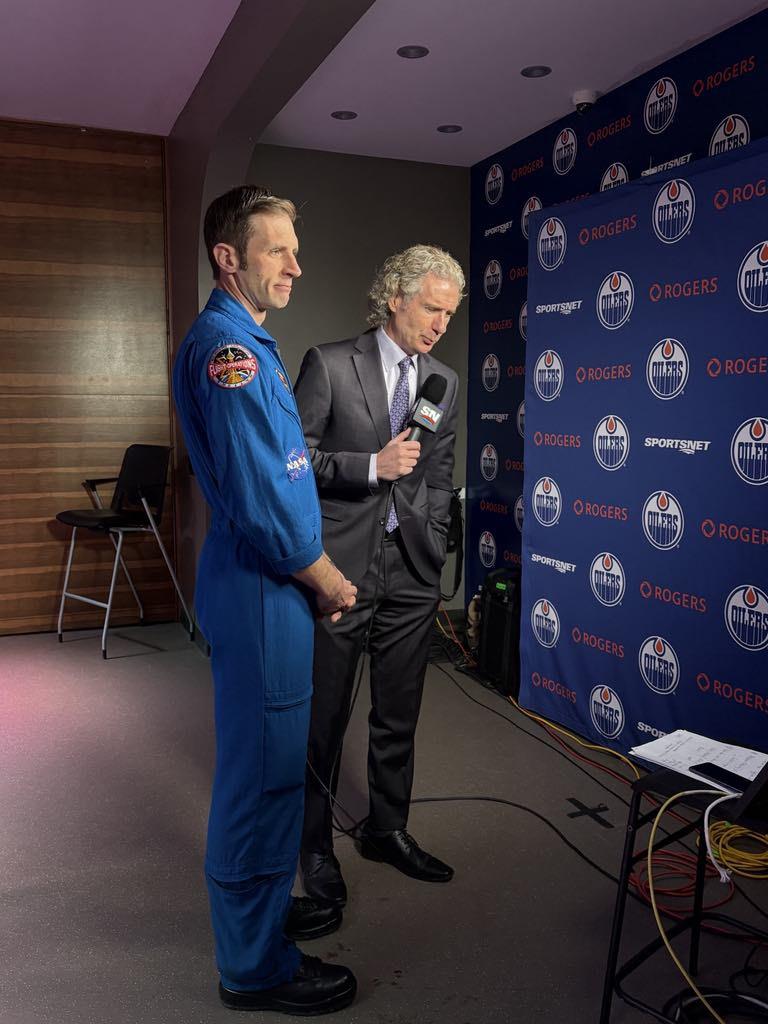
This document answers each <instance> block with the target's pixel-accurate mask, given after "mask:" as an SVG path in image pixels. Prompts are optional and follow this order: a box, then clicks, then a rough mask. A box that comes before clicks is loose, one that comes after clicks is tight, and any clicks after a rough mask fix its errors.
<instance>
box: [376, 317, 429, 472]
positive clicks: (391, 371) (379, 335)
mask: <svg viewBox="0 0 768 1024" xmlns="http://www.w3.org/2000/svg"><path fill="white" fill-rule="evenodd" d="M376 341H377V342H378V346H379V358H380V359H381V369H382V371H383V373H384V384H385V386H386V389H387V408H388V409H389V408H390V407H391V405H392V397H393V395H394V393H395V388H396V387H397V382H398V380H399V378H400V362H401V361H402V360H403V359H405V358H406V356H407V354H408V353H407V352H403V350H402V349H401V348H400V346H399V345H397V344H396V343H395V342H394V341H392V339H391V338H390V336H389V335H388V334H387V332H386V331H385V330H384V328H383V327H377V329H376ZM418 360H419V357H418V355H414V356H411V368H410V370H409V371H408V402H409V404H410V405H413V403H414V402H415V401H416V387H417V384H418V379H419V364H418ZM368 486H369V487H370V488H371V490H376V488H377V487H378V486H379V477H378V474H377V472H376V453H374V454H373V455H371V461H370V463H369V465H368Z"/></svg>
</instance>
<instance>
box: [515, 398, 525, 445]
mask: <svg viewBox="0 0 768 1024" xmlns="http://www.w3.org/2000/svg"><path fill="white" fill-rule="evenodd" d="M515 423H516V424H517V432H518V434H519V435H520V437H525V401H522V402H521V403H520V405H518V407H517V415H516V416H515Z"/></svg>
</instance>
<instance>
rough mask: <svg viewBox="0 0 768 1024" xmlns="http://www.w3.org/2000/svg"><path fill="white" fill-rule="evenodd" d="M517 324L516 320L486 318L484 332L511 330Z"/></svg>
mask: <svg viewBox="0 0 768 1024" xmlns="http://www.w3.org/2000/svg"><path fill="white" fill-rule="evenodd" d="M514 326H515V321H514V320H485V321H484V322H483V334H489V333H493V332H494V331H511V330H512V328H513V327H514Z"/></svg>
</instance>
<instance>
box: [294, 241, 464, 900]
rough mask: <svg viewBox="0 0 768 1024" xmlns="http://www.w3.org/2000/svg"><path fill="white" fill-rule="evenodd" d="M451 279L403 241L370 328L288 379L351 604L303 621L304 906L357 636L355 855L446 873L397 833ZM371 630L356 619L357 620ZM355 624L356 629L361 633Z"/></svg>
mask: <svg viewBox="0 0 768 1024" xmlns="http://www.w3.org/2000/svg"><path fill="white" fill-rule="evenodd" d="M464 284H465V282H464V275H463V273H462V270H461V267H460V266H459V264H458V263H457V262H456V260H454V259H453V257H452V256H450V255H449V254H448V253H446V252H444V251H443V250H441V249H437V248H435V247H433V246H425V245H416V246H412V247H411V248H410V249H406V250H405V251H404V252H402V253H398V254H396V255H395V256H391V257H390V258H389V259H388V260H387V261H386V262H385V264H384V266H383V267H382V268H381V270H380V271H379V272H378V274H377V275H376V278H375V280H374V282H373V285H372V286H371V290H370V293H369V308H370V315H369V317H368V322H369V324H370V327H371V329H370V330H369V331H367V332H366V333H365V334H362V335H361V336H360V337H358V338H350V339H348V340H346V341H339V342H335V343H333V344H328V345H320V346H318V347H317V348H311V349H310V350H309V352H307V354H306V356H305V357H304V362H303V365H302V368H301V372H300V374H299V378H298V381H297V383H296V389H295V390H296V401H297V403H298V407H299V412H300V413H301V418H302V422H303V425H304V433H305V437H306V440H307V447H308V449H309V452H310V455H311V459H312V467H313V469H314V473H315V479H316V481H317V486H318V491H319V494H320V505H321V509H322V515H323V543H324V546H325V549H326V551H327V552H328V553H329V555H330V556H331V557H332V558H333V559H334V560H335V561H336V563H337V564H338V566H339V568H340V569H341V571H342V572H343V573H345V574H346V576H348V577H349V578H350V579H351V580H352V581H353V582H354V583H356V584H357V587H358V592H357V604H356V606H355V608H354V609H353V610H352V611H351V612H348V613H347V614H346V615H345V616H344V617H343V618H342V619H341V620H340V621H339V622H338V623H335V624H330V623H329V622H328V621H327V620H321V621H319V622H318V623H317V626H316V630H315V655H314V670H313V677H314V690H315V692H314V697H313V700H312V721H311V726H310V737H309V765H310V768H309V771H308V773H307V791H306V804H305V815H304V834H303V837H302V853H301V864H302V872H303V876H304V887H305V890H306V892H307V895H309V896H311V897H313V898H315V899H317V900H322V901H327V902H330V903H335V904H336V905H338V906H344V904H345V903H346V899H347V891H346V886H345V884H344V880H343V878H342V876H341V871H340V868H339V862H338V860H337V859H336V857H335V856H334V852H333V822H332V808H331V801H330V798H329V792H330V793H334V794H335V792H336V785H337V782H338V769H339V762H340V759H341V745H342V742H343V739H344V730H345V727H346V724H347V719H348V716H349V705H350V699H351V694H352V687H353V683H354V678H355V671H356V668H357V664H358V660H359V658H360V654H361V652H362V649H363V644H364V639H365V634H366V632H367V633H368V650H369V652H370V659H371V660H370V682H371V702H372V709H371V713H370V717H369V746H368V788H369V799H370V809H369V815H368V819H367V822H366V824H365V826H364V829H363V833H362V837H361V838H362V846H361V852H362V854H363V856H364V857H367V858H369V859H371V860H378V861H386V862H387V863H389V864H392V865H393V866H394V867H396V868H398V869H399V870H400V871H402V872H404V873H405V874H407V875H409V876H411V877H412V878H418V879H422V880H425V881H431V882H448V881H450V879H451V878H452V876H453V870H452V868H450V867H449V866H448V865H447V864H444V863H443V862H442V861H440V860H438V859H437V858H436V857H433V856H431V855H430V854H429V853H427V852H425V851H424V850H422V849H421V848H420V847H419V845H418V843H417V842H416V840H415V839H414V838H413V837H412V836H411V835H410V834H409V833H408V832H407V831H406V824H407V819H408V809H409V804H410V797H411V786H412V783H413V761H414V733H415V730H416V723H417V721H418V716H419V708H420V705H421V694H422V689H423V684H424V674H425V671H426V665H427V656H428V653H429V636H430V631H431V629H432V623H433V621H434V617H435V613H436V611H437V605H438V602H439V599H440V572H441V569H442V566H443V563H444V561H445V554H446V537H447V532H448V522H449V506H450V500H451V492H452V488H453V480H452V473H453V446H454V438H455V429H456V416H457V385H458V379H457V376H456V374H455V373H454V372H453V370H451V369H449V367H447V366H446V365H445V364H443V363H441V362H438V360H437V359H435V358H434V356H433V355H432V349H433V348H434V346H435V345H436V343H437V342H438V341H439V339H440V338H441V336H442V335H443V334H444V333H445V331H446V329H447V327H448V323H449V321H450V319H451V317H452V316H453V314H454V313H455V311H456V308H457V306H458V304H459V302H460V301H461V299H462V297H463V291H464ZM431 374H438V375H440V376H441V377H442V378H444V380H445V383H446V388H445V394H444V397H443V400H442V402H441V406H442V410H443V415H442V417H441V418H440V421H439V424H438V429H437V432H436V433H430V432H428V431H424V433H423V434H422V436H421V440H420V442H419V441H410V440H408V436H409V433H410V431H409V429H408V424H409V422H410V410H411V409H412V407H413V404H414V400H415V398H416V396H417V395H418V394H419V393H420V391H421V388H422V385H423V384H424V381H425V380H426V379H427V378H428V377H429V376H430V375H431ZM372 611H373V619H372V621H371V613H372ZM369 623H370V624H369Z"/></svg>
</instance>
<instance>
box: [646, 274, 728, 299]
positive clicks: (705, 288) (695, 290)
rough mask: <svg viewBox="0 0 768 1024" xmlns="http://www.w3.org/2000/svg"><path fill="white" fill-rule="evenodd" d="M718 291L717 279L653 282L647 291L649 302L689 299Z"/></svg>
mask: <svg viewBox="0 0 768 1024" xmlns="http://www.w3.org/2000/svg"><path fill="white" fill-rule="evenodd" d="M717 289H718V278H717V276H715V277H697V278H693V279H692V280H690V281H664V282H659V281H655V282H654V283H653V284H652V285H651V287H650V288H649V289H648V298H649V299H650V300H651V302H663V301H664V300H666V299H690V298H692V297H697V296H701V295H714V294H715V293H716V292H717Z"/></svg>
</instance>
